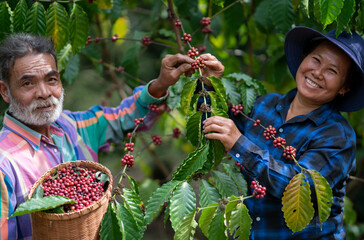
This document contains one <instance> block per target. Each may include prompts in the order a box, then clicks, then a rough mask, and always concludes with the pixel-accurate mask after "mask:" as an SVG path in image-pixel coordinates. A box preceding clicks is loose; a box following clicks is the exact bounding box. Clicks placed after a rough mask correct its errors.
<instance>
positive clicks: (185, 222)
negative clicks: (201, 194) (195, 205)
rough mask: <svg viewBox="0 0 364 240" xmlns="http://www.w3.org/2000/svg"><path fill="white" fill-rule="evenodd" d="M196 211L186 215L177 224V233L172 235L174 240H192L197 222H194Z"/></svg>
mask: <svg viewBox="0 0 364 240" xmlns="http://www.w3.org/2000/svg"><path fill="white" fill-rule="evenodd" d="M195 216H196V211H193V212H191V213H189V214H187V215H186V216H185V217H184V218H183V219H182V221H181V222H180V223H179V224H178V227H177V231H176V233H175V234H174V239H175V240H188V239H189V240H193V239H194V238H193V236H194V235H195V231H196V227H197V222H196V220H195Z"/></svg>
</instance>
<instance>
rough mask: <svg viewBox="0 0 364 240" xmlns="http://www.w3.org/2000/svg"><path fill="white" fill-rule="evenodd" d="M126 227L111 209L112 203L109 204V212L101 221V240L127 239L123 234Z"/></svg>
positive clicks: (107, 211)
mask: <svg viewBox="0 0 364 240" xmlns="http://www.w3.org/2000/svg"><path fill="white" fill-rule="evenodd" d="M123 229H124V226H123V223H122V221H118V218H117V217H116V213H115V212H114V210H113V209H112V207H111V203H109V205H108V207H107V210H106V212H105V214H104V217H103V218H102V221H101V228H100V232H99V235H100V239H101V240H120V239H125V236H123V235H122V234H121V232H123V231H124V230H123Z"/></svg>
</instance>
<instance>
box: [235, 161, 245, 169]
mask: <svg viewBox="0 0 364 240" xmlns="http://www.w3.org/2000/svg"><path fill="white" fill-rule="evenodd" d="M235 165H236V166H238V167H239V168H240V169H241V170H244V167H243V165H241V164H240V163H239V162H238V161H236V162H235Z"/></svg>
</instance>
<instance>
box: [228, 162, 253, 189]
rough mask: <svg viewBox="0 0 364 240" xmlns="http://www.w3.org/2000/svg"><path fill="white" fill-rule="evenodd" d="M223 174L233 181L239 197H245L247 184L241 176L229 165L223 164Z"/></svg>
mask: <svg viewBox="0 0 364 240" xmlns="http://www.w3.org/2000/svg"><path fill="white" fill-rule="evenodd" d="M223 166H224V169H225V172H226V173H227V174H228V175H229V177H231V179H232V180H233V181H234V183H235V185H236V187H237V188H238V189H239V192H240V195H243V196H246V195H247V192H248V184H247V182H246V180H245V179H244V178H243V175H242V174H241V172H240V171H238V170H237V169H236V167H234V166H233V165H231V164H227V163H223Z"/></svg>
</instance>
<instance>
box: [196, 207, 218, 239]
mask: <svg viewBox="0 0 364 240" xmlns="http://www.w3.org/2000/svg"><path fill="white" fill-rule="evenodd" d="M218 208H219V204H218V203H211V204H209V205H208V206H206V208H205V209H203V210H202V213H201V216H200V219H199V220H198V226H199V227H200V228H201V230H202V233H203V234H205V236H206V237H208V234H209V227H210V223H211V220H212V219H213V218H214V216H215V213H216V211H217V209H218Z"/></svg>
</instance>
